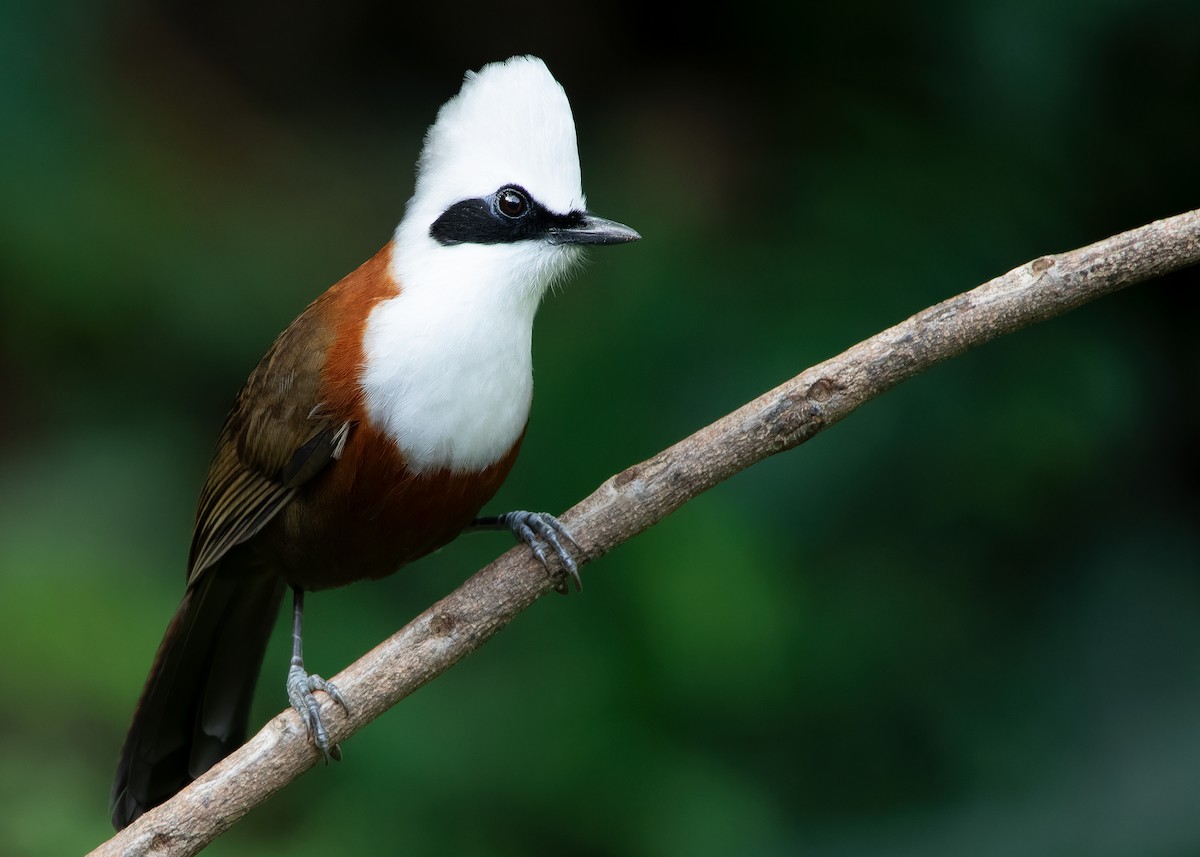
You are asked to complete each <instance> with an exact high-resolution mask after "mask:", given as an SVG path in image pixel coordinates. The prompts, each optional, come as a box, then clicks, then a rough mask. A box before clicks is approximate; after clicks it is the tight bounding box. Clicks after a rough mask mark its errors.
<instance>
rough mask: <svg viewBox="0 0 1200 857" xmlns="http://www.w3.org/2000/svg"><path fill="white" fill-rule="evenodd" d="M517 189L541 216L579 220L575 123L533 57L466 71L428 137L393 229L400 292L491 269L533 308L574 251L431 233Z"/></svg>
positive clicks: (581, 201) (545, 71) (564, 98)
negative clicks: (461, 210) (469, 207)
mask: <svg viewBox="0 0 1200 857" xmlns="http://www.w3.org/2000/svg"><path fill="white" fill-rule="evenodd" d="M509 186H515V187H518V188H521V189H523V190H524V191H526V192H527V193H528V195H529V196H530V197H531V198H532V199H533V200H534V201H536V203H537V204H539V205H540V206H542V207H544V208H545V209H546V210H547V211H548V212H550V213H553V214H559V215H566V214H569V213H571V212H583V211H584V210H585V208H586V200H585V198H584V195H583V187H582V183H581V179H580V171H579V152H578V147H577V144H576V139H575V120H574V118H573V117H572V115H571V105H570V103H569V102H568V101H567V95H566V93H565V92H564V91H563V88H562V85H561V84H559V82H558V81H557V80H555V79H554V77H553V76H552V75H551V74H550V70H549V69H547V68H546V64H545V63H544V62H542V60H540V59H538V58H537V57H531V56H519V57H513V58H511V59H509V60H505V61H503V62H496V63H491V64H490V65H486V66H484V67H483V68H482V69H480V70H479V71H477V72H468V73H467V74H466V77H465V79H464V81H463V85H462V89H461V90H460V91H459V93H458V94H457V95H455V96H454V97H453V98H451V99H450V100H449V101H447V102H446V103H445V104H444V105H443V106H442V108H441V110H439V111H438V115H437V121H436V122H434V124H433V125H432V126H431V127H430V129H429V131H428V132H427V133H426V135H425V144H424V147H423V148H422V151H421V157H420V160H419V161H418V163H417V181H416V188H415V191H414V193H413V196H412V199H410V200H409V202H408V205H407V207H406V209H405V214H404V219H403V220H402V221H401V223H400V226H399V228H398V229H397V230H396V242H397V246H396V253H395V254H394V256H393V273H394V274H395V275H396V277H397V279H398V280H399V281H400V282H401V283H402V284H404V287H407V288H421V287H422V285H423V282H424V281H425V280H430V279H432V280H435V281H439V282H445V280H446V278H447V277H449V276H458V277H461V276H462V275H463V274H464V273H466V272H469V271H476V272H482V271H485V270H488V269H491V272H492V275H493V276H495V277H497V278H499V279H502V280H503V281H505V282H507V283H509V284H511V286H513V287H514V288H513V289H512V291H513V292H517V293H523V294H525V295H527V296H529V297H532V298H533V299H534V300H535V302H536V299H537V298H540V296H541V294H542V292H544V291H545V289H546V287H547V286H549V285H550V283H551V282H553V281H554V280H555V279H556V278H558V277H560V276H562V275H563V274H564V273H566V271H567V270H569V268H570V267H571V264H572V262H574V261H575V260H576V259H578V258H579V255H580V253H579V248H578V247H576V246H571V245H559V246H550V245H547V244H545V243H537V244H534V243H533V242H520V243H516V244H514V243H508V244H501V243H494V244H472V243H462V244H457V245H455V246H445V243H444V242H439V241H437V240H435V239H434V238H433V237H432V236H431V235H430V229H431V227H432V226H433V224H434V223H435V222H436V221H437V220H438V218H439V217H441V216H442V215H443V214H444V213H445V212H446V211H447V210H448V209H450V208H451V207H452V206H454V205H455V204H456V203H461V202H463V201H465V200H484V199H487V198H489V197H491V196H493V195H494V194H495V193H496V192H497V191H499V190H500V189H501V188H504V187H509Z"/></svg>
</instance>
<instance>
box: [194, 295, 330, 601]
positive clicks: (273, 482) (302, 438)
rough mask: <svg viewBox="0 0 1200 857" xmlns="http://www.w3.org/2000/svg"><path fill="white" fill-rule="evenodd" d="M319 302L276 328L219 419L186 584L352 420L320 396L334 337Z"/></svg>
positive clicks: (267, 511) (257, 520) (255, 524)
mask: <svg viewBox="0 0 1200 857" xmlns="http://www.w3.org/2000/svg"><path fill="white" fill-rule="evenodd" d="M324 309H325V307H324V306H323V301H321V300H318V301H317V302H315V303H314V304H313V305H312V306H310V307H309V308H308V309H307V310H305V312H304V313H303V314H302V315H301V316H300V317H299V318H297V319H296V320H295V321H294V322H292V324H291V325H290V326H289V327H288V328H287V330H285V331H284V332H283V333H281V334H280V335H279V337H278V338H277V339H276V340H275V342H274V344H272V346H271V348H270V350H269V351H267V353H266V356H264V357H263V359H262V362H260V363H259V364H258V367H257V368H256V369H255V370H254V372H252V373H251V375H250V378H249V379H248V380H247V381H246V385H245V386H244V387H243V388H242V391H241V392H240V393H239V394H238V397H237V400H236V401H235V402H234V405H233V408H232V410H231V411H230V412H229V416H228V417H227V418H226V420H225V427H224V428H223V429H222V431H221V437H220V440H218V442H217V448H216V452H215V453H214V455H213V462H212V465H211V466H210V467H209V471H208V479H207V480H206V481H205V483H204V488H203V490H202V491H201V492H200V503H199V506H198V508H197V510H196V529H195V532H194V533H193V535H192V549H191V555H190V557H189V561H188V584H189V585H191V584H192V583H193V582H194V581H195V580H196V578H197V577H198V576H199V575H200V574H202V573H203V572H204V570H205V569H207V568H210V567H211V566H212V565H213V563H215V562H217V561H218V560H219V559H220V558H221V557H222V556H224V555H225V553H226V552H227V551H229V549H230V548H232V547H233V546H234V545H237V544H240V543H241V542H244V541H246V540H247V539H249V538H250V537H251V536H253V535H254V534H255V533H257V532H258V531H259V530H261V529H262V528H263V526H265V525H266V524H267V522H268V521H270V520H271V519H272V518H273V517H274V516H275V515H276V514H277V513H278V512H279V510H280V509H282V508H283V507H284V506H285V505H287V503H288V501H290V500H291V499H292V497H293V496H295V493H296V490H297V488H298V487H299V486H300V485H302V484H303V483H304V482H306V481H308V480H309V479H311V478H312V477H313V476H315V475H316V474H318V473H320V472H321V470H322V469H324V468H325V467H326V466H327V465H328V464H329V463H330V462H331V461H333V460H334V459H336V458H337V457H338V455H339V454H340V452H341V449H342V447H343V446H344V445H345V442H346V438H347V437H348V436H349V433H350V431H351V428H352V425H351V423H350V422H349V421H348V420H346V419H345V418H344V417H342V418H339V417H338V415H335V414H331V413H329V412H328V410H327V408H326V407H325V405H324V403H323V402H322V401H321V377H322V370H323V368H324V366H325V361H326V357H327V355H328V352H329V348H330V345H331V342H332V338H333V331H332V330H331V328H330V326H329V325H328V324H326V323H324V319H323V318H322V316H323V315H324V312H323V310H324Z"/></svg>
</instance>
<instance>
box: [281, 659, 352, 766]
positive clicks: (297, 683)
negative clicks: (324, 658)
mask: <svg viewBox="0 0 1200 857" xmlns="http://www.w3.org/2000/svg"><path fill="white" fill-rule="evenodd" d="M317 690H323V691H324V692H325V693H327V694H329V698H330V699H332V700H333V701H334V702H336V703H337V704H338V705H340V706H341V707H342V708H343V709H345V710H346V711H349V710H350V709H349V708H347V707H346V700H344V699H342V694H341V693H340V692H339V691H338V689H337V685H335V684H334V683H333V682H330V681H325V679H323V678H321V677H320V676H319V675H316V674H315V673H314V674H313V675H309V674H308V673H307V672H306V671H305V669H304V665H303V664H292V666H291V669H289V670H288V677H287V695H288V702H290V703H291V704H292V708H294V709H296V711H297V712H299V714H300V719H301V720H303V721H304V726H305V728H306V729H308V736H309V737H310V738H311V739H312V742H313V744H315V745H316V747H317V749H318V750H320V751H321V755H322V756H324V757H325V761H326V763H328V762H329V760H330V759H333V760H334V761H335V762H340V761H341V760H342V751H341V748H340V747H338V745H337V744H330V743H329V733H328V732H326V731H325V724H324V723H322V722H321V704H320V703H319V702H317V698H316V697H315V696H313V691H317Z"/></svg>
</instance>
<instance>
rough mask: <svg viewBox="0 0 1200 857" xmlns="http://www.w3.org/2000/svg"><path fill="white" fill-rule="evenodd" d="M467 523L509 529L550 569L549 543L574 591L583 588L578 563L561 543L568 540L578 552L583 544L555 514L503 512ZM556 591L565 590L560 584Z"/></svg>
mask: <svg viewBox="0 0 1200 857" xmlns="http://www.w3.org/2000/svg"><path fill="white" fill-rule="evenodd" d="M471 526H472V527H473V528H475V529H479V530H509V531H511V532H512V534H513V535H514V536H516V537H517V538H518V539H520V540H521V541H523V542H524V543H525V544H527V545H529V549H530V550H531V551H533V555H534V556H536V557H537V558H538V559H539V560H541V563H542V565H544V566H545V567H546V570H547V571H549V570H550V563H549V561H548V558H547V557H546V546H547V545H549V546H550V549H551V550H553V551H554V553H555V554H557V555H558V558H559V559H560V560H561V561H562V564H563V567H564V568H565V569H566V570H567V574H569V575H571V579H572V580H574V581H575V591H576V592H578V591H580V590H581V589H583V581H582V580H580V579H579V564H578V563H577V562H576V561H575V557H574V556H573V555H572V553H571V551H570V550H569V549H568V548H567V545H566V544H564V543H569V544H570V545H571V547H573V548H574V549H575V550H576V551H578V552H579V553H581V554H582V553H583V548H581V547H580V546H579V543H578V542H576V541H575V539H574V538H573V537H572V536H571V533H570V531H569V530H568V529H567V528H566V527H564V526H563V525H562V524H561V523H559V520H558V518H556V517H554V516H553V515H551V514H550V513H549V512H522V511H516V512H505V513H504V514H503V515H495V516H494V517H488V518H476V519H475V520H474V521H472V522H471ZM559 591H560V592H565V591H566V589H565V587H564V588H562V589H560V590H559Z"/></svg>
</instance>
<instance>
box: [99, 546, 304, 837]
mask: <svg viewBox="0 0 1200 857" xmlns="http://www.w3.org/2000/svg"><path fill="white" fill-rule="evenodd" d="M238 572H241V573H238ZM283 590H284V584H283V581H282V580H281V579H280V578H279V577H278V576H275V575H269V576H267V575H257V576H252V575H249V574H247V573H246V572H245V571H244V570H241V569H237V570H235V569H228V570H226V569H223V568H221V566H220V564H218V565H217V566H216V567H214V568H210V569H208V570H207V571H206V572H205V573H204V574H203V576H202V577H201V578H200V579H199V580H198V581H196V583H195V585H194V586H191V587H189V588H188V590H187V592H186V593H185V594H184V596H183V601H182V602H181V603H180V605H179V609H178V610H176V611H175V616H174V618H172V619H171V624H170V625H168V626H167V632H166V634H165V635H164V636H163V641H162V644H161V645H160V646H159V648H158V655H157V656H155V658H154V665H153V666H152V667H151V668H150V677H149V678H148V679H146V686H145V688H143V690H142V698H141V699H140V700H139V701H138V705H137V709H136V710H135V711H134V714H133V724H132V725H131V726H130V727H129V734H128V736H127V737H126V738H125V748H124V749H123V750H122V751H121V761H120V763H119V764H118V765H117V775H116V779H115V780H114V781H113V790H112V823H113V826H114V827H115V828H116V829H117V830H120V829H121V828H123V827H125V826H126V825H128V824H129V823H130V822H132V821H133V820H134V819H135V818H137V817H138V816H139V815H141V814H142V813H144V812H145V811H146V810H148V809H151V808H152V807H155V806H158V805H159V804H160V803H162V802H163V801H165V800H167V799H168V798H170V797H171V796H172V795H174V794H175V793H176V792H178V791H179V790H180V789H182V788H183V787H184V786H186V785H187V784H188V783H190V782H191V781H192V780H194V779H196V777H198V776H200V775H201V774H202V773H204V772H205V771H207V770H208V769H209V768H211V767H212V766H213V765H215V764H216V763H217V762H219V761H221V759H223V758H225V757H226V756H228V755H229V754H230V753H232V752H233V751H234V750H236V749H237V748H238V747H239V746H241V744H242V742H243V741H245V738H246V726H247V722H248V720H249V717H250V701H251V699H252V698H253V696H254V685H255V684H256V682H257V680H258V673H259V669H260V668H261V667H262V660H263V655H264V653H265V651H266V647H267V639H268V637H270V635H271V628H272V626H273V625H274V624H275V616H276V614H277V613H278V612H279V602H280V600H281V599H282V598H283Z"/></svg>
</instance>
